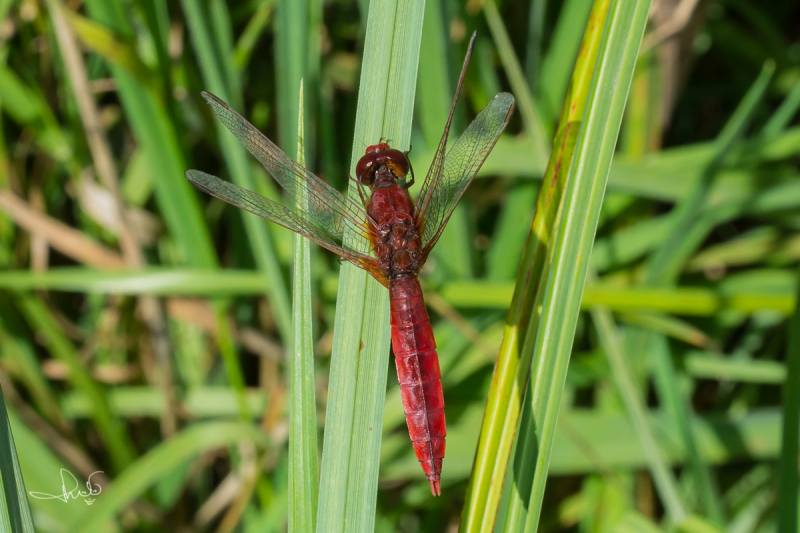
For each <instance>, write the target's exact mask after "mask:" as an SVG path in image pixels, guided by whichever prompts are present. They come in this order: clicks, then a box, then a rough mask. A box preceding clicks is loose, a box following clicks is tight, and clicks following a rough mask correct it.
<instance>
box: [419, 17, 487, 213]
mask: <svg viewBox="0 0 800 533" xmlns="http://www.w3.org/2000/svg"><path fill="white" fill-rule="evenodd" d="M477 35H478V32H477V31H476V32H473V33H472V38H471V39H470V40H469V45H468V46H467V55H466V56H464V64H463V65H462V66H461V74H460V75H459V77H458V84H457V85H456V94H455V96H453V105H451V106H450V115H449V116H448V117H447V122H446V123H445V125H444V132H443V133H442V138H441V139H440V140H439V146H437V147H436V153H435V154H434V155H433V161H432V162H431V167H430V168H429V169H428V175H427V176H425V182H424V183H423V184H422V189H421V190H420V192H419V196H418V197H417V218H418V220H421V221H423V222H424V221H425V220H426V215H427V212H428V208H429V207H430V202H431V198H432V196H433V190H434V188H435V187H436V182H437V181H438V178H439V176H440V175H441V174H442V168H443V167H442V166H443V164H444V153H445V149H446V148H447V137H448V135H450V124H452V122H453V114H455V112H456V104H457V103H458V95H459V94H461V86H462V85H464V76H465V75H466V74H467V67H468V66H469V60H470V58H471V57H472V48H473V47H474V46H475V37H476V36H477Z"/></svg>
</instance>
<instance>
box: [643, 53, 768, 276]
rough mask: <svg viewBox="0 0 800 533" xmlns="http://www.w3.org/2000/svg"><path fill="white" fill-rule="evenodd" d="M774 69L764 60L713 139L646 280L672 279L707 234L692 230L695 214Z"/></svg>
mask: <svg viewBox="0 0 800 533" xmlns="http://www.w3.org/2000/svg"><path fill="white" fill-rule="evenodd" d="M774 72H775V65H774V63H772V62H771V61H770V62H767V63H766V64H765V65H764V68H763V69H762V70H761V73H760V74H759V76H758V78H756V80H755V81H754V82H753V85H752V86H751V87H750V90H749V91H748V92H747V94H746V95H745V97H744V98H743V99H742V102H741V103H740V104H739V106H738V107H737V109H736V111H735V112H734V114H733V115H732V116H731V118H730V120H729V121H728V123H727V124H726V125H725V128H723V130H722V132H720V134H719V136H718V137H717V139H716V141H715V142H714V151H713V156H712V158H711V160H710V161H709V162H708V164H707V165H706V167H705V169H704V171H703V174H702V176H701V178H700V180H699V181H698V182H697V183H696V184H695V186H694V189H693V190H692V192H691V193H690V194H689V195H688V196H687V197H685V198H684V199H683V200H682V201H681V202H680V203H679V204H678V205H677V206H676V208H675V214H674V216H675V219H674V222H673V226H672V228H671V231H670V233H669V235H668V236H667V238H666V239H664V241H663V243H662V245H661V246H660V247H659V248H658V250H657V251H656V252H655V253H654V254H653V255H652V256H651V257H650V260H649V261H648V267H647V282H648V283H650V284H658V283H665V282H672V281H674V280H675V279H676V278H677V276H678V275H679V274H680V271H681V268H682V267H683V265H684V264H685V263H686V261H687V260H688V258H689V257H690V255H691V254H692V253H694V251H695V249H696V247H697V246H698V245H699V244H700V243H702V240H703V239H704V238H705V237H706V234H705V233H703V234H702V235H699V234H696V233H695V232H694V231H693V230H695V229H696V226H695V225H696V224H697V218H698V216H699V214H700V212H701V209H702V207H703V206H704V204H705V203H706V201H707V198H708V194H709V191H710V190H711V185H712V184H713V183H714V180H715V178H716V176H717V174H718V172H719V170H720V167H721V166H722V163H723V161H725V159H726V158H727V157H728V155H729V154H730V152H731V150H732V149H733V147H734V145H735V143H736V142H737V141H738V140H739V139H740V138H741V137H742V135H743V134H744V131H745V128H746V127H747V126H748V125H749V123H750V121H751V120H752V118H753V116H754V113H755V111H756V110H757V108H758V104H759V103H760V102H761V100H762V98H763V97H764V95H765V94H766V90H767V88H768V87H769V82H770V80H771V79H772V75H773V73H774ZM691 237H694V238H691Z"/></svg>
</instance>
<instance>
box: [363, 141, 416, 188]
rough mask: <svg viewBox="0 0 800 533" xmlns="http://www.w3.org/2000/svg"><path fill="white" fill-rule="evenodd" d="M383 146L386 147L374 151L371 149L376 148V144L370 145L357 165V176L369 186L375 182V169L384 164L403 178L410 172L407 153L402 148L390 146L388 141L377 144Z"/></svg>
mask: <svg viewBox="0 0 800 533" xmlns="http://www.w3.org/2000/svg"><path fill="white" fill-rule="evenodd" d="M381 146H385V147H386V148H385V149H381V150H380V151H373V152H370V149H372V148H376V146H370V147H369V148H368V149H367V153H366V154H365V155H363V156H362V157H361V159H359V160H358V164H357V165H356V178H358V181H360V182H361V183H363V184H364V185H366V186H367V187H372V185H373V183H375V171H376V170H377V169H379V168H380V167H381V166H382V165H385V166H386V167H387V168H389V169H390V170H391V171H392V172H393V173H394V175H395V176H396V177H398V178H403V177H405V175H406V174H408V168H409V164H408V158H407V157H406V154H404V153H403V152H401V151H400V150H394V149H391V148H389V145H388V144H386V143H381V144H379V145H377V147H381Z"/></svg>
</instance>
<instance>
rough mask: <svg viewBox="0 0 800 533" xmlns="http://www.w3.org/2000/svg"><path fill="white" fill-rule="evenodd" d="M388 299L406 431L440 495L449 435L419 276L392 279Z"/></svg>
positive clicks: (435, 493)
mask: <svg viewBox="0 0 800 533" xmlns="http://www.w3.org/2000/svg"><path fill="white" fill-rule="evenodd" d="M389 299H390V302H391V313H392V348H393V349H394V356H395V363H396V365H397V377H398V380H399V381H400V393H401V395H402V398H403V410H404V411H405V414H406V423H407V424H408V433H409V435H410V436H411V440H412V442H413V444H414V451H415V452H416V454H417V459H418V460H419V462H420V464H421V465H422V470H423V471H424V472H425V475H426V476H428V480H430V483H431V491H432V492H433V494H434V495H439V494H440V486H439V480H440V475H441V472H442V458H443V457H444V451H445V436H446V435H447V429H446V425H445V416H444V396H443V395H442V381H441V373H440V371H439V356H438V355H437V353H436V341H435V340H434V338H433V328H432V327H431V323H430V320H429V319H428V312H427V310H426V309H425V302H424V300H423V298H422V288H421V287H420V284H419V280H417V277H416V276H415V275H401V276H397V277H396V278H394V279H392V281H391V284H390V286H389Z"/></svg>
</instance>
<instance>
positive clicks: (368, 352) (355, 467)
mask: <svg viewBox="0 0 800 533" xmlns="http://www.w3.org/2000/svg"><path fill="white" fill-rule="evenodd" d="M423 9H424V2H422V1H420V0H397V1H394V2H379V3H372V4H370V8H369V15H368V21H367V32H366V42H365V43H364V61H363V66H362V70H361V82H360V83H361V85H360V87H359V98H358V110H357V113H356V125H355V135H354V141H353V153H352V157H351V165H350V168H351V171H354V169H355V164H356V162H357V161H358V159H359V157H360V156H361V155H362V153H363V149H364V147H365V146H367V145H369V144H374V143H375V141H377V140H378V139H380V138H381V137H386V138H389V139H393V140H395V143H396V147H397V148H399V149H401V150H405V149H407V148H408V146H409V139H410V134H411V118H412V111H413V108H414V87H415V86H416V73H417V62H418V58H419V47H420V40H421V36H422V14H423ZM387 33H393V35H391V36H389V35H387ZM353 173H354V172H353ZM349 192H350V195H351V197H353V198H357V191H356V190H355V188H354V187H353V186H352V184H351V187H350V191H349ZM388 353H389V305H388V294H387V292H386V289H385V288H384V287H382V286H380V284H378V283H377V282H376V281H374V280H373V279H372V278H371V277H370V276H369V275H368V274H367V273H366V272H364V271H362V270H360V269H358V268H356V267H354V266H350V265H348V264H345V265H343V266H342V269H341V275H340V280H339V295H338V298H337V306H336V318H335V322H334V338H333V353H332V355H331V373H330V385H329V391H330V392H329V397H328V408H327V415H326V417H325V420H326V427H325V437H324V441H323V449H322V466H321V472H320V488H319V494H320V499H319V508H318V512H317V531H318V532H320V533H335V532H338V531H371V530H372V529H373V528H374V521H375V505H376V503H375V499H376V493H377V483H378V467H379V463H380V461H379V459H380V443H381V427H382V418H383V403H384V399H385V395H386V375H387V369H388V366H389V365H388V362H387V361H386V356H387V355H388Z"/></svg>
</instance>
